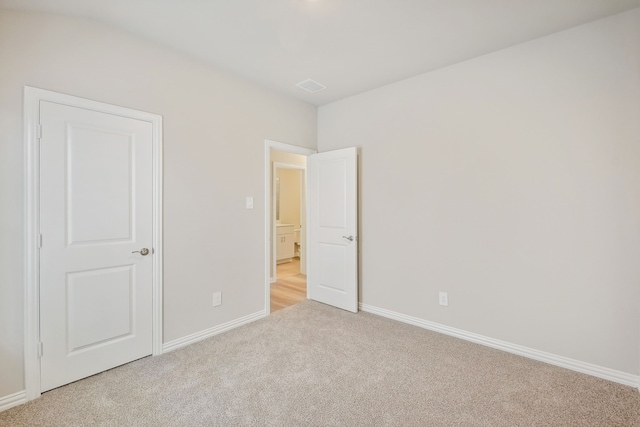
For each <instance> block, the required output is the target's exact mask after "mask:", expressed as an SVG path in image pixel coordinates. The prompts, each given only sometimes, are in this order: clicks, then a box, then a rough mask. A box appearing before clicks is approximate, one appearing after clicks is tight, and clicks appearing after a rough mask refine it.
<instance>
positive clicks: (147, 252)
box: [131, 248, 149, 256]
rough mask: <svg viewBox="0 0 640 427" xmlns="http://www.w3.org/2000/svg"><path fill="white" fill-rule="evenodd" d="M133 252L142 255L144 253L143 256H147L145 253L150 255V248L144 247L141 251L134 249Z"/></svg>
mask: <svg viewBox="0 0 640 427" xmlns="http://www.w3.org/2000/svg"><path fill="white" fill-rule="evenodd" d="M131 253H132V254H140V255H142V256H145V255H149V249H147V248H142V249H140V250H139V251H133V252H131Z"/></svg>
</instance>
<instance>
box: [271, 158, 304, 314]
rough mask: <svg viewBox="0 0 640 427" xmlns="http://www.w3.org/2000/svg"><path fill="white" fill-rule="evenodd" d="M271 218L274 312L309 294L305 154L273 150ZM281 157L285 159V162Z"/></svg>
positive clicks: (272, 310)
mask: <svg viewBox="0 0 640 427" xmlns="http://www.w3.org/2000/svg"><path fill="white" fill-rule="evenodd" d="M271 160H272V162H273V172H272V174H271V177H272V184H273V186H274V188H273V191H272V193H271V194H272V212H273V211H275V213H274V215H273V216H272V218H274V219H275V224H274V225H275V244H274V245H272V248H273V251H272V253H273V254H275V257H273V258H275V266H276V268H275V282H273V283H271V290H270V294H271V304H270V305H271V312H272V313H273V312H275V311H278V310H281V309H283V308H287V307H290V306H292V305H294V304H297V303H299V302H300V301H303V300H305V299H306V298H307V276H306V273H307V271H306V252H307V251H306V228H307V227H306V202H305V199H306V191H305V182H306V163H307V158H306V156H302V155H299V154H290V153H283V152H281V151H277V150H273V151H272V152H271ZM282 160H284V161H286V163H285V162H282Z"/></svg>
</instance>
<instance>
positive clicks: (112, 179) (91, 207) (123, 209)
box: [66, 123, 134, 244]
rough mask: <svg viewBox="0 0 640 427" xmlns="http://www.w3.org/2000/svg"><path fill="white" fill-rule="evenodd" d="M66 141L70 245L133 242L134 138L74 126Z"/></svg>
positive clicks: (71, 125) (107, 130)
mask: <svg viewBox="0 0 640 427" xmlns="http://www.w3.org/2000/svg"><path fill="white" fill-rule="evenodd" d="M67 135H68V137H67V147H66V151H67V195H68V202H67V203H68V205H67V229H68V242H69V244H78V243H98V242H103V243H104V242H106V241H116V240H131V238H132V231H133V230H132V229H133V224H132V221H131V220H132V217H131V198H132V197H133V190H134V189H133V183H134V182H133V179H132V178H133V172H134V171H132V170H131V169H132V167H133V166H134V165H133V162H132V159H133V157H134V155H133V151H132V150H133V140H132V136H133V135H131V134H129V133H117V132H114V131H113V130H112V129H99V128H94V129H90V128H87V127H82V126H79V125H77V124H72V123H70V124H68V125H67ZM107 176H108V177H109V179H103V178H104V177H107ZM97 208H99V210H100V215H95V212H96V209H97Z"/></svg>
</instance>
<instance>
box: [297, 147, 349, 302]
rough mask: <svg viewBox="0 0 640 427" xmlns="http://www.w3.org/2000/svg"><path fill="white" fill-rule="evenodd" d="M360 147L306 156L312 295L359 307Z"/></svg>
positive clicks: (308, 276)
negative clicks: (358, 150)
mask: <svg viewBox="0 0 640 427" xmlns="http://www.w3.org/2000/svg"><path fill="white" fill-rule="evenodd" d="M357 161H358V155H357V149H356V148H345V149H342V150H336V151H329V152H325V153H319V154H313V155H311V156H309V157H308V160H307V180H308V193H307V194H308V198H309V199H308V206H309V211H308V223H309V227H308V233H309V234H308V236H307V241H308V256H309V258H308V259H309V270H308V271H307V289H308V294H309V298H311V299H313V300H316V301H319V302H323V303H325V304H329V305H332V306H334V307H338V308H342V309H344V310H348V311H352V312H354V313H355V312H357V311H358V236H357V231H358V211H357V206H358V189H357V170H358V169H357V166H358V165H357Z"/></svg>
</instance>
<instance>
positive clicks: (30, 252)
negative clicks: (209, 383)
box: [24, 86, 162, 400]
mask: <svg viewBox="0 0 640 427" xmlns="http://www.w3.org/2000/svg"><path fill="white" fill-rule="evenodd" d="M40 101H49V102H54V103H58V104H63V105H68V106H72V107H78V108H84V109H88V110H93V111H97V112H101V113H107V114H114V115H118V116H123V117H129V118H133V119H138V120H143V121H146V122H149V123H151V125H152V127H153V136H152V145H153V148H152V151H153V160H152V162H153V166H152V168H153V184H152V185H153V220H152V222H153V225H152V227H153V246H152V247H153V249H154V252H153V255H152V263H153V267H152V268H153V273H152V276H153V278H152V281H153V284H152V287H153V297H152V299H153V301H152V316H153V320H152V327H153V332H152V334H153V337H152V351H153V353H152V354H153V355H154V356H155V355H158V354H161V353H162V116H159V115H157V114H152V113H147V112H144V111H138V110H133V109H130V108H124V107H119V106H116V105H110V104H104V103H102V102H97V101H91V100H88V99H84V98H78V97H75V96H71V95H65V94H61V93H57V92H51V91H48V90H44V89H37V88H33V87H29V86H25V87H24V185H25V198H24V211H25V230H24V232H25V248H24V251H25V252H24V259H25V261H24V289H25V291H24V378H25V397H26V399H27V400H32V399H35V398H37V397H39V396H40V354H39V353H40V344H39V343H40V327H39V325H40V308H39V301H40V290H39V283H40V253H39V247H40V243H39V242H40V226H39V224H40V203H39V201H40V186H39V183H40V144H39V141H40V140H39V134H40V125H39V123H40Z"/></svg>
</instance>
